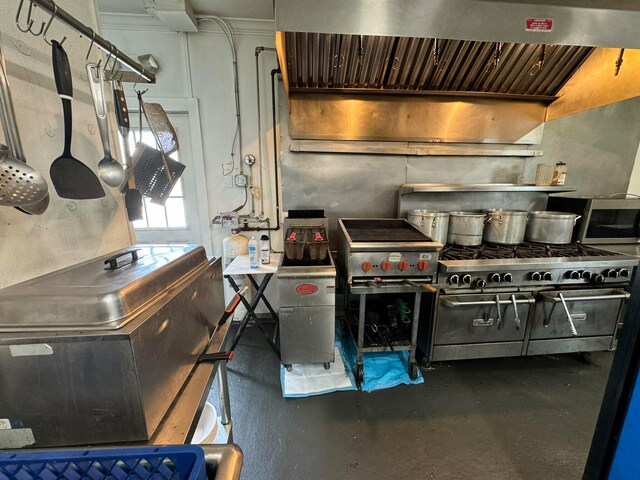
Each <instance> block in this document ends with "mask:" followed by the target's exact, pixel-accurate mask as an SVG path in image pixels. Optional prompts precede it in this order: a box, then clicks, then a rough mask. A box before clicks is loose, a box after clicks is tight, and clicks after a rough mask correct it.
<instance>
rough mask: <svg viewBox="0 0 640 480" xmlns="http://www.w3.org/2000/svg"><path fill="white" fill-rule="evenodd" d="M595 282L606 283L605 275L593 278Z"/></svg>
mask: <svg viewBox="0 0 640 480" xmlns="http://www.w3.org/2000/svg"><path fill="white" fill-rule="evenodd" d="M593 280H594V281H595V282H596V283H604V275H600V274H598V275H596V276H595V277H593Z"/></svg>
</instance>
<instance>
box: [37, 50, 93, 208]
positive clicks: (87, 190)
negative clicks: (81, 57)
mask: <svg viewBox="0 0 640 480" xmlns="http://www.w3.org/2000/svg"><path fill="white" fill-rule="evenodd" d="M52 43H53V46H52V47H51V49H52V58H53V74H54V76H55V79H56V89H57V90H58V95H59V96H60V100H61V101H62V109H63V114H64V149H63V151H62V154H61V155H60V156H59V157H58V158H56V159H55V160H54V161H53V163H52V164H51V168H50V170H49V173H50V175H51V181H52V182H53V186H54V187H55V189H56V192H57V193H58V195H59V196H60V197H62V198H69V199H73V200H82V199H91V198H102V197H104V196H105V193H104V189H103V188H102V185H100V180H99V179H98V177H97V176H96V174H95V173H93V171H92V170H91V169H90V168H89V167H87V166H86V165H85V164H84V163H82V162H81V161H80V160H78V159H76V158H74V157H73V155H72V154H71V137H72V133H73V115H72V109H71V100H72V99H73V83H72V80H71V67H70V65H69V58H68V57H67V52H65V51H64V48H63V47H62V45H60V44H59V43H58V42H56V41H55V40H53V42H52Z"/></svg>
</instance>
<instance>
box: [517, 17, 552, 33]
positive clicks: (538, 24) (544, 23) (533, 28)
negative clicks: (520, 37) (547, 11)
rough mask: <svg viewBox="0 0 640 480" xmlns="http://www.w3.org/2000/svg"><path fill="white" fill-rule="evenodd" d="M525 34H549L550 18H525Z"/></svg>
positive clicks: (550, 27)
mask: <svg viewBox="0 0 640 480" xmlns="http://www.w3.org/2000/svg"><path fill="white" fill-rule="evenodd" d="M524 29H525V30H526V31H527V32H550V31H551V30H553V19H552V18H527V21H526V22H525V24H524Z"/></svg>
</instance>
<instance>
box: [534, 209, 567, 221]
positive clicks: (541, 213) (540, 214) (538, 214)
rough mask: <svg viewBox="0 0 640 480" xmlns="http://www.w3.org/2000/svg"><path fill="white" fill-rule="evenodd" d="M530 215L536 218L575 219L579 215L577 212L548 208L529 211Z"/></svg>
mask: <svg viewBox="0 0 640 480" xmlns="http://www.w3.org/2000/svg"><path fill="white" fill-rule="evenodd" d="M529 215H530V216H532V217H535V218H549V219H558V220H559V219H571V220H574V219H575V218H576V217H577V216H578V215H576V214H575V213H567V212H548V211H546V210H537V211H533V212H529Z"/></svg>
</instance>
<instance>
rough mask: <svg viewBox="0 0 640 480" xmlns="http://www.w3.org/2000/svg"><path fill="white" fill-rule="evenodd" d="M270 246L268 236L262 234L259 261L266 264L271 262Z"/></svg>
mask: <svg viewBox="0 0 640 480" xmlns="http://www.w3.org/2000/svg"><path fill="white" fill-rule="evenodd" d="M270 250H271V246H270V245H269V237H268V236H267V235H262V236H261V237H260V263H262V264H263V265H266V264H268V263H270V262H271V252H270Z"/></svg>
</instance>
